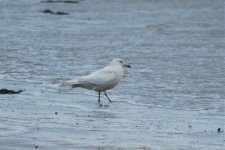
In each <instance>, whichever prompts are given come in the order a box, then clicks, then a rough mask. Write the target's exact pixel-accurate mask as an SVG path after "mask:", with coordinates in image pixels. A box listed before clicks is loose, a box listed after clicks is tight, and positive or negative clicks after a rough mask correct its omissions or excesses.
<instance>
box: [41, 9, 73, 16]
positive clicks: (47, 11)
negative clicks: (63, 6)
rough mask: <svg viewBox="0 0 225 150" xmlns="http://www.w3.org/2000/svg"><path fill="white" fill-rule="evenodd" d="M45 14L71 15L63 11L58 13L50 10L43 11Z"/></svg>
mask: <svg viewBox="0 0 225 150" xmlns="http://www.w3.org/2000/svg"><path fill="white" fill-rule="evenodd" d="M42 12H43V13H46V14H54V15H69V13H67V12H63V11H57V12H53V11H52V10H50V9H45V10H43V11H42Z"/></svg>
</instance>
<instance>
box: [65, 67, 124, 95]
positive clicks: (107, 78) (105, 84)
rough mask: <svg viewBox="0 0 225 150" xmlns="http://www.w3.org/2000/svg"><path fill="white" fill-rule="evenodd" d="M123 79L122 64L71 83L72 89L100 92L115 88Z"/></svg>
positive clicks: (105, 68) (100, 70)
mask: <svg viewBox="0 0 225 150" xmlns="http://www.w3.org/2000/svg"><path fill="white" fill-rule="evenodd" d="M122 77H123V68H122V66H121V65H120V64H111V65H109V66H106V67H104V68H102V69H99V70H97V71H95V72H93V73H91V74H89V75H87V76H82V77H80V78H78V79H77V80H71V81H69V82H68V83H69V85H71V86H72V87H82V88H86V89H90V90H95V91H98V92H102V91H106V90H108V89H112V88H114V87H115V86H116V85H117V84H118V83H119V81H120V80H121V79H122Z"/></svg>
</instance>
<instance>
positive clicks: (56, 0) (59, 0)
mask: <svg viewBox="0 0 225 150" xmlns="http://www.w3.org/2000/svg"><path fill="white" fill-rule="evenodd" d="M42 2H44V3H70V4H77V3H79V1H75V0H45V1H42Z"/></svg>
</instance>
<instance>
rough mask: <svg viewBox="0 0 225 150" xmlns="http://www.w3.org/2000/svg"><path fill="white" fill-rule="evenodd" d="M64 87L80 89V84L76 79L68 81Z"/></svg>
mask: <svg viewBox="0 0 225 150" xmlns="http://www.w3.org/2000/svg"><path fill="white" fill-rule="evenodd" d="M64 85H67V86H69V87H71V88H76V87H80V82H79V80H78V79H74V80H69V81H66V82H65V83H64Z"/></svg>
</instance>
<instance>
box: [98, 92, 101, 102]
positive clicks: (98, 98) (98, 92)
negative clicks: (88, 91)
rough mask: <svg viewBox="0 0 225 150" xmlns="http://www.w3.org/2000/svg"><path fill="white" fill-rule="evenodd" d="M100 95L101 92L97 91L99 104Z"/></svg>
mask: <svg viewBox="0 0 225 150" xmlns="http://www.w3.org/2000/svg"><path fill="white" fill-rule="evenodd" d="M100 95H101V92H98V103H99V104H100Z"/></svg>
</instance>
